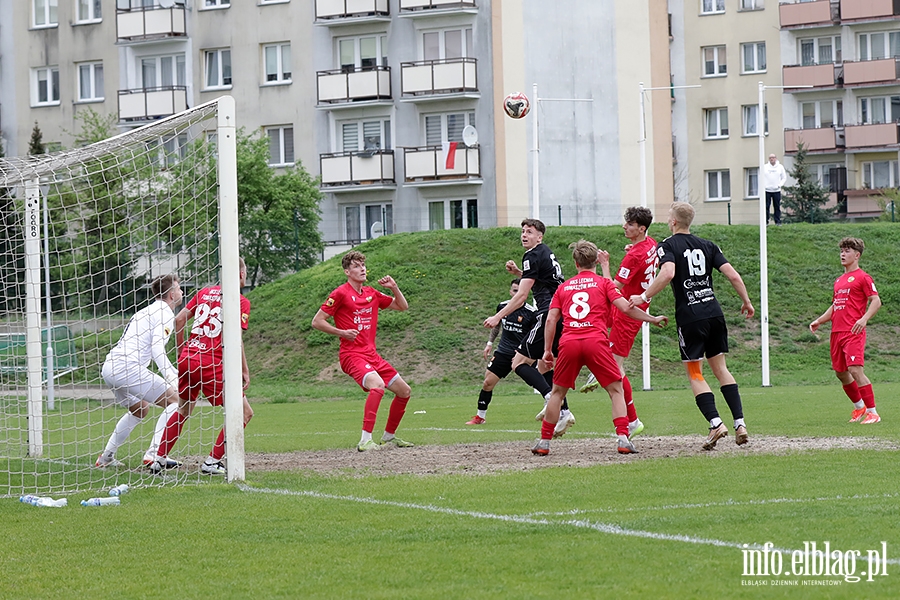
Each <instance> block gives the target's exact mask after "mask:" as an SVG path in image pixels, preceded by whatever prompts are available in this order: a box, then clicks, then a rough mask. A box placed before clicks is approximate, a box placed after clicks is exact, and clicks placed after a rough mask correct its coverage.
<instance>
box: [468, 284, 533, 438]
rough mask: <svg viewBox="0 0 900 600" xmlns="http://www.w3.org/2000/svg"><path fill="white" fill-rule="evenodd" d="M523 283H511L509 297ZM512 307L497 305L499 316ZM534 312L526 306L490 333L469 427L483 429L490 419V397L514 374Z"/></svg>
mask: <svg viewBox="0 0 900 600" xmlns="http://www.w3.org/2000/svg"><path fill="white" fill-rule="evenodd" d="M519 282H520V279H519V278H518V277H517V278H516V279H513V280H512V284H511V285H510V286H509V295H510V297H514V296H515V295H516V292H518V291H519ZM507 304H509V300H504V301H503V302H501V303H500V304H498V305H497V312H500V311H501V310H503V308H504V307H505V306H506V305H507ZM534 313H535V308H534V307H533V306H532V305H530V304H527V303H526V304H523V305H522V306H521V307H520V308H517V309H516V310H514V311H513V312H511V313H510V314H508V315H507V316H505V317H503V318H502V319H501V320H500V324H499V325H497V326H496V327H494V328H493V329H491V333H490V336H488V341H487V343H486V344H485V345H484V351H483V352H482V355H483V356H484V359H485V360H488V358H490V362H489V363H488V365H487V369H486V370H485V372H484V384H482V386H481V393H480V394H479V395H478V413H477V414H476V415H475V416H474V417H472V418H471V420H469V421H468V422H467V423H466V425H482V424H484V422H485V419H486V418H487V409H488V405H489V404H490V403H491V396H492V395H493V393H494V386H496V385H497V384H498V383H499V382H500V380H501V379H503V378H504V377H506V376H507V375H509V373H510V371H512V363H513V358H515V356H516V348H518V347H519V343H520V342H521V341H522V338H523V337H524V336H525V333H526V332H528V331H531V326H532V324H533V323H534ZM498 335H499V336H500V342H499V343H498V344H497V349H496V350H494V351H493V353H491V350H492V349H493V347H494V340H496V339H497V336H498Z"/></svg>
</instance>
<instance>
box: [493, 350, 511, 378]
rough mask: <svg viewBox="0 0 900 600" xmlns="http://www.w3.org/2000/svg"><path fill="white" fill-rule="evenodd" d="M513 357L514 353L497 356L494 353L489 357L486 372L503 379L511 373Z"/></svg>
mask: <svg viewBox="0 0 900 600" xmlns="http://www.w3.org/2000/svg"><path fill="white" fill-rule="evenodd" d="M513 357H515V353H513V354H498V353H496V352H495V353H494V355H493V356H492V357H491V362H489V363H488V365H487V370H488V371H490V372H491V373H493V374H494V375H496V376H497V377H499V378H500V379H503V378H504V377H506V376H507V375H509V374H510V373H511V372H512V361H513Z"/></svg>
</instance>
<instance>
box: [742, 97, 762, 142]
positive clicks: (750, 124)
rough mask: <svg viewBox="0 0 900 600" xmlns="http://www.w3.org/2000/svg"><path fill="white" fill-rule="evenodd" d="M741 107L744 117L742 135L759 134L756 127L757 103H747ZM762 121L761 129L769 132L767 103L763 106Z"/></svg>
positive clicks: (757, 124) (757, 125)
mask: <svg viewBox="0 0 900 600" xmlns="http://www.w3.org/2000/svg"><path fill="white" fill-rule="evenodd" d="M741 108H742V111H741V112H743V117H744V119H743V123H744V130H743V135H745V136H750V135H759V129H758V127H759V119H758V118H757V117H758V114H757V113H759V105H758V104H747V105H745V106H743V107H741ZM763 121H764V122H763V127H764V129H763V131H764V132H765V133H769V105H768V104H766V105H765V106H763Z"/></svg>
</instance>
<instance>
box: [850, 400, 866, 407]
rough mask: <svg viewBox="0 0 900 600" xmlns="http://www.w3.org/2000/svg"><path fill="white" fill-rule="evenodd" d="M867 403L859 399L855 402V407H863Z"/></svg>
mask: <svg viewBox="0 0 900 600" xmlns="http://www.w3.org/2000/svg"><path fill="white" fill-rule="evenodd" d="M865 405H866V403H865V402H863V401H862V400H857V401H856V402H854V403H853V408H862V407H863V406H865Z"/></svg>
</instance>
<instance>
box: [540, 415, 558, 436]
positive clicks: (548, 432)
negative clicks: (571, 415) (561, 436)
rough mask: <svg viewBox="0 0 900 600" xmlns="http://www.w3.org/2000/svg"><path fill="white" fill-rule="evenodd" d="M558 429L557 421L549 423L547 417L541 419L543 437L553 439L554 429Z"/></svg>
mask: <svg viewBox="0 0 900 600" xmlns="http://www.w3.org/2000/svg"><path fill="white" fill-rule="evenodd" d="M554 429H556V423H548V422H547V419H544V420H543V421H541V439H542V440H550V439H553V430H554Z"/></svg>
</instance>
